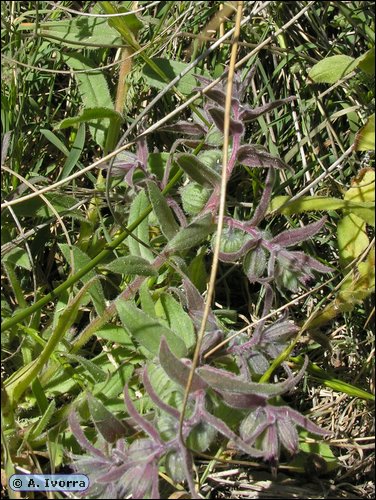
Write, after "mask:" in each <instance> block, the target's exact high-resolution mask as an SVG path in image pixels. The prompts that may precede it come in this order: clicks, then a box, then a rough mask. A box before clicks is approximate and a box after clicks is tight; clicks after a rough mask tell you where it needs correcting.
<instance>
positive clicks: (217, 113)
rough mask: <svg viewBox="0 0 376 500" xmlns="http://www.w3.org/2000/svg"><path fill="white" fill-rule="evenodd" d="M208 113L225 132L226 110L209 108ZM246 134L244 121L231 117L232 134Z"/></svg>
mask: <svg viewBox="0 0 376 500" xmlns="http://www.w3.org/2000/svg"><path fill="white" fill-rule="evenodd" d="M208 113H209V114H210V116H211V117H212V119H213V121H214V123H215V124H216V126H217V127H218V129H219V130H220V131H221V132H223V131H224V123H225V121H224V120H225V111H224V110H223V109H221V108H208ZM243 134H244V125H243V124H242V122H240V121H237V120H233V119H232V118H230V135H231V136H233V135H243Z"/></svg>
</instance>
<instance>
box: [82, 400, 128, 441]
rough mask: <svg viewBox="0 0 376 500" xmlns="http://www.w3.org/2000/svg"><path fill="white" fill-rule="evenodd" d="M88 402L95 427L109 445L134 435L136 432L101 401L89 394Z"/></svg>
mask: <svg viewBox="0 0 376 500" xmlns="http://www.w3.org/2000/svg"><path fill="white" fill-rule="evenodd" d="M87 400H88V405H89V411H90V415H91V418H92V420H93V422H94V425H95V427H96V428H97V430H98V431H99V432H100V434H101V435H102V436H103V437H104V439H105V440H106V441H107V442H108V443H115V441H117V440H118V439H120V438H124V437H125V436H129V435H130V434H133V432H134V430H133V429H132V428H131V427H128V426H126V425H125V424H124V423H123V422H121V421H120V420H119V419H117V418H116V417H115V415H114V414H113V413H111V412H110V411H108V410H107V408H106V407H105V406H104V404H103V403H102V402H101V401H99V399H96V398H94V397H93V396H92V395H91V394H90V393H89V394H88V398H87Z"/></svg>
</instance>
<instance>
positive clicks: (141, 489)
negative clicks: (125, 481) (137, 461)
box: [132, 463, 155, 500]
mask: <svg viewBox="0 0 376 500" xmlns="http://www.w3.org/2000/svg"><path fill="white" fill-rule="evenodd" d="M154 469H155V465H154V464H150V463H148V464H146V465H144V466H141V467H140V472H139V474H138V476H139V477H138V478H137V476H136V474H135V475H133V474H132V476H133V485H134V486H133V488H132V498H133V499H135V500H136V499H140V500H144V499H145V498H148V496H149V495H147V493H149V492H150V487H151V483H152V478H153V475H155V474H153V472H154ZM132 472H133V471H132Z"/></svg>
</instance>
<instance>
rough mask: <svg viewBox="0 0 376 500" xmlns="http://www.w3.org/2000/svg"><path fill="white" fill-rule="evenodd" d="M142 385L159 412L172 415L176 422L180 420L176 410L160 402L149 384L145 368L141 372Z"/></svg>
mask: <svg viewBox="0 0 376 500" xmlns="http://www.w3.org/2000/svg"><path fill="white" fill-rule="evenodd" d="M143 383H144V387H145V389H146V391H147V393H148V394H149V396H150V399H151V400H152V401H153V403H155V404H156V405H157V406H158V407H159V408H160V409H161V410H163V411H164V412H166V413H168V414H170V415H172V416H173V417H174V418H176V420H179V418H180V413H179V411H178V410H177V409H176V408H173V407H172V406H170V405H168V404H167V403H165V402H164V401H162V400H161V398H160V397H159V396H158V394H157V393H156V392H155V391H154V389H153V386H152V385H151V383H150V379H149V375H148V372H147V368H146V367H145V368H144V371H143Z"/></svg>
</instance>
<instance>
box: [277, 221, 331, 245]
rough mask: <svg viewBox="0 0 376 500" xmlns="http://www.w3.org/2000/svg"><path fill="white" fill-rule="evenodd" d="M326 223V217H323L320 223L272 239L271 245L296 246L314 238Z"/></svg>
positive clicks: (285, 232) (286, 232)
mask: <svg viewBox="0 0 376 500" xmlns="http://www.w3.org/2000/svg"><path fill="white" fill-rule="evenodd" d="M325 222H326V217H323V218H322V219H320V220H319V221H317V222H314V223H312V224H308V225H307V226H304V227H299V228H298V229H288V230H287V231H283V232H282V233H280V234H278V235H277V236H275V237H274V238H272V240H271V243H273V244H275V245H280V246H281V247H285V248H287V247H290V246H293V245H296V244H297V243H301V242H302V241H306V240H308V238H312V236H314V235H315V234H317V233H318V232H319V231H320V230H321V229H322V227H323V226H324V224H325Z"/></svg>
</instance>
